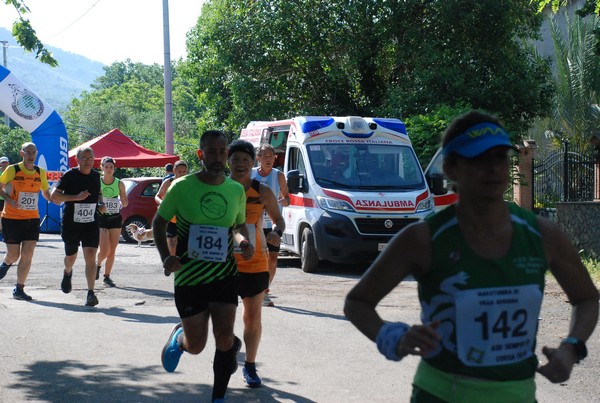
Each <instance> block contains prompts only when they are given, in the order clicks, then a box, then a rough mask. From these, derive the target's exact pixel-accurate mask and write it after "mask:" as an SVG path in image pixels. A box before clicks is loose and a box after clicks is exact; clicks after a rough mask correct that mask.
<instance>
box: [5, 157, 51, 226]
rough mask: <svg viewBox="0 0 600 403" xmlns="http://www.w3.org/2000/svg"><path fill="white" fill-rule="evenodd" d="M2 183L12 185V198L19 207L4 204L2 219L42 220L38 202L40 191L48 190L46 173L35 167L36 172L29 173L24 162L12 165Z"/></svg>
mask: <svg viewBox="0 0 600 403" xmlns="http://www.w3.org/2000/svg"><path fill="white" fill-rule="evenodd" d="M0 182H2V183H4V184H7V183H9V182H10V184H11V185H12V192H11V194H10V198H11V199H14V200H16V201H17V204H18V207H17V208H15V207H12V206H11V205H10V204H8V203H5V204H4V210H3V211H2V217H4V218H9V219H12V220H29V219H35V218H40V212H39V209H38V200H39V198H40V190H46V189H48V187H49V186H48V179H47V178H46V171H44V170H43V169H42V168H40V167H38V166H37V165H34V170H33V171H29V170H28V169H26V168H25V165H23V163H22V162H20V163H18V164H14V165H10V166H9V167H8V168H6V170H5V171H4V173H3V174H2V176H1V177H0Z"/></svg>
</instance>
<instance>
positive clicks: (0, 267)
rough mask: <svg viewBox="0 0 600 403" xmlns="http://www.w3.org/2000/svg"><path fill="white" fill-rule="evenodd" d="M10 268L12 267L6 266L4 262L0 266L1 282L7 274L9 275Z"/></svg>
mask: <svg viewBox="0 0 600 403" xmlns="http://www.w3.org/2000/svg"><path fill="white" fill-rule="evenodd" d="M10 266H12V265H11V264H6V263H4V262H2V264H0V280H2V279H3V278H4V276H6V273H8V269H10Z"/></svg>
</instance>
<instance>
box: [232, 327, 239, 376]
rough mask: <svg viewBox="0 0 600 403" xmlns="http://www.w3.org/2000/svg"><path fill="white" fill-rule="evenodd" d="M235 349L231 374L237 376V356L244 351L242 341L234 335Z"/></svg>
mask: <svg viewBox="0 0 600 403" xmlns="http://www.w3.org/2000/svg"><path fill="white" fill-rule="evenodd" d="M233 347H234V348H235V354H234V355H233V362H232V363H231V374H232V375H233V374H235V371H237V367H238V361H237V355H238V353H239V352H240V350H241V349H242V341H241V340H240V339H239V338H238V337H237V336H236V335H233Z"/></svg>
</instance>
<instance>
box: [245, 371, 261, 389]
mask: <svg viewBox="0 0 600 403" xmlns="http://www.w3.org/2000/svg"><path fill="white" fill-rule="evenodd" d="M242 376H243V377H244V381H245V382H246V385H247V386H248V387H249V388H258V387H259V386H260V384H261V383H262V381H261V380H260V377H259V376H258V374H257V373H256V366H255V365H244V366H243V368H242Z"/></svg>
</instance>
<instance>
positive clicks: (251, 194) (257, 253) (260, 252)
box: [234, 179, 269, 273]
mask: <svg viewBox="0 0 600 403" xmlns="http://www.w3.org/2000/svg"><path fill="white" fill-rule="evenodd" d="M264 209H265V205H264V204H262V203H261V202H260V182H259V181H257V180H254V179H253V180H252V185H250V187H249V188H248V190H246V227H248V233H249V235H250V237H253V238H254V242H252V243H253V244H254V255H253V256H252V259H250V260H246V259H244V258H242V255H241V254H239V253H235V254H234V256H235V259H236V262H237V267H238V271H239V272H240V273H261V272H265V271H269V264H268V259H269V258H268V253H267V241H266V239H265V234H264V232H263V230H262V227H263V211H264Z"/></svg>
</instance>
